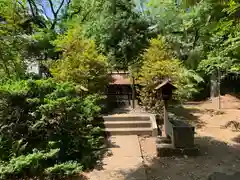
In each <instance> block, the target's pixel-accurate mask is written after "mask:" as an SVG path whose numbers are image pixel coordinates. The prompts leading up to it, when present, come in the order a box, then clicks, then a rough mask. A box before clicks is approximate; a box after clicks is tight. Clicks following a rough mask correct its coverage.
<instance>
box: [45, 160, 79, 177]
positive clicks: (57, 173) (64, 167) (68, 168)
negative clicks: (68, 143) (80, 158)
mask: <svg viewBox="0 0 240 180" xmlns="http://www.w3.org/2000/svg"><path fill="white" fill-rule="evenodd" d="M81 171H82V166H81V165H80V164H79V163H77V162H72V161H69V162H65V163H62V164H55V165H54V166H53V167H49V168H47V169H45V174H48V175H50V176H51V177H61V178H64V177H68V176H72V175H76V174H77V173H79V172H81Z"/></svg>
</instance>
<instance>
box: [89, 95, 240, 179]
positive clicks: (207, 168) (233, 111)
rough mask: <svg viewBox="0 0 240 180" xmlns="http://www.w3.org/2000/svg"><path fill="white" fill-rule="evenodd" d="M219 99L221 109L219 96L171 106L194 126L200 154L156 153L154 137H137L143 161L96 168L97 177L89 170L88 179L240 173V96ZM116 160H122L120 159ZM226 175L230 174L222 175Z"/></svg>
mask: <svg viewBox="0 0 240 180" xmlns="http://www.w3.org/2000/svg"><path fill="white" fill-rule="evenodd" d="M220 99H221V109H218V98H216V99H214V100H213V101H210V100H207V101H204V102H188V103H186V104H184V105H179V106H174V107H173V108H172V109H171V110H170V111H171V112H173V113H175V114H176V115H177V117H179V118H182V119H185V120H188V121H189V122H190V123H191V124H193V125H194V126H195V131H196V135H195V144H196V145H197V146H198V147H199V149H200V155H199V156H197V157H188V156H184V157H157V155H156V143H155V140H156V139H155V137H138V141H139V145H140V146H139V147H140V151H141V156H140V158H141V161H139V162H138V164H134V168H130V170H129V171H125V172H123V171H113V170H111V171H109V172H108V171H106V170H100V171H97V172H94V171H93V173H92V174H93V175H94V177H95V178H93V176H89V174H88V179H90V180H106V179H108V180H208V177H209V175H212V174H213V173H215V172H222V173H225V174H230V175H231V174H234V173H236V172H239V174H238V175H240V99H238V98H236V97H234V96H230V95H226V96H222V97H221V98H220ZM227 124H228V126H226V125H227ZM129 146H130V145H129ZM126 154H128V152H126ZM123 161H125V160H124V159H123ZM134 162H135V161H134ZM114 163H116V164H119V163H120V162H119V161H118V160H117V161H116V162H114ZM128 164H129V162H128V161H125V164H124V163H123V165H124V167H125V166H126V167H128V166H129V165H128ZM94 173H95V174H94ZM227 179H229V180H230V179H231V178H226V179H225V178H223V179H222V178H221V180H227ZM216 180H218V179H216ZM231 180H233V179H231ZM234 180H240V178H237V179H234Z"/></svg>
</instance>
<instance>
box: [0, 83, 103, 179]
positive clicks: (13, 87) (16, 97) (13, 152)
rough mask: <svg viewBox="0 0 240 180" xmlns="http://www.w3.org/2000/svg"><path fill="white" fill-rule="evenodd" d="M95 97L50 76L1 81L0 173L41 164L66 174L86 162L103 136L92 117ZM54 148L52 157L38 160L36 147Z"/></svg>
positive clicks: (90, 161) (86, 165)
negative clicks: (42, 78)
mask: <svg viewBox="0 0 240 180" xmlns="http://www.w3.org/2000/svg"><path fill="white" fill-rule="evenodd" d="M98 100H100V98H99V96H97V95H84V94H83V93H81V92H80V93H79V90H78V89H77V87H76V86H75V85H74V84H72V83H58V82H55V81H54V80H53V79H48V80H27V81H26V80H22V81H9V82H7V83H5V84H2V85H1V86H0V161H2V162H3V163H2V166H0V176H2V177H4V176H5V175H6V174H7V175H15V174H22V173H23V172H25V170H26V167H29V166H31V168H34V169H35V170H36V171H35V170H31V171H26V172H29V174H27V175H30V176H32V175H35V174H36V173H43V172H44V169H45V172H47V174H48V175H49V173H51V172H54V173H56V172H60V171H61V173H62V172H63V170H60V169H65V170H66V175H68V174H71V173H70V172H69V171H72V170H73V171H72V172H75V171H76V170H81V169H82V168H90V167H92V166H93V165H94V163H95V162H96V160H97V159H98V157H99V153H100V148H101V147H102V142H103V141H102V135H103V133H102V132H103V131H102V129H101V128H100V127H99V125H98V123H97V122H96V120H95V117H97V116H98V115H99V112H100V110H101V109H100V107H99V106H98V105H97V103H98ZM54 149H59V151H58V152H57V155H56V157H55V158H52V159H51V160H48V159H44V161H43V157H44V156H45V155H44V154H42V153H47V152H51V151H52V150H54ZM69 161H70V162H71V161H74V162H76V163H75V164H74V163H70V164H69ZM62 163H63V164H62ZM64 163H67V164H64ZM6 164H9V165H7V166H5V165H6ZM11 164H12V165H11ZM32 164H37V165H36V166H35V165H34V166H32ZM77 164H79V166H77ZM70 165H71V166H70ZM13 166H14V167H13ZM74 167H76V168H74ZM46 168H48V169H46ZM74 169H75V170H74ZM40 170H41V171H40Z"/></svg>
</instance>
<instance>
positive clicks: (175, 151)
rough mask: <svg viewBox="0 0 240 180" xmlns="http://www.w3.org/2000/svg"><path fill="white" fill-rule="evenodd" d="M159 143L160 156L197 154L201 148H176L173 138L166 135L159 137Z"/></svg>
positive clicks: (158, 152) (158, 151)
mask: <svg viewBox="0 0 240 180" xmlns="http://www.w3.org/2000/svg"><path fill="white" fill-rule="evenodd" d="M156 143H157V154H158V157H170V156H183V155H188V156H197V155H198V154H199V149H198V148H197V147H196V146H193V147H190V148H176V147H174V145H173V144H172V142H171V139H169V138H166V137H158V138H157V140H156Z"/></svg>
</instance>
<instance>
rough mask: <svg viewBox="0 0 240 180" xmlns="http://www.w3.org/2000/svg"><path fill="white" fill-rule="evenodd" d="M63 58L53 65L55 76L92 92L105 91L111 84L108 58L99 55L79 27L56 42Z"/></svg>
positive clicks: (93, 44)
mask: <svg viewBox="0 0 240 180" xmlns="http://www.w3.org/2000/svg"><path fill="white" fill-rule="evenodd" d="M54 44H55V45H56V47H57V50H58V51H61V52H62V57H61V58H60V59H59V60H57V61H56V62H55V63H53V64H52V65H51V73H52V74H53V76H54V77H55V78H56V79H58V80H62V81H66V80H67V81H71V82H75V83H78V84H80V85H82V86H84V87H86V88H87V89H89V91H91V92H99V91H103V90H104V87H105V85H107V84H108V83H109V80H110V77H109V75H108V63H107V58H106V57H105V56H104V55H103V54H100V53H98V51H97V47H96V45H95V43H94V41H92V40H88V39H84V38H83V36H82V31H81V28H80V27H79V26H75V27H74V28H70V29H69V30H68V31H67V33H66V34H64V35H62V36H60V37H59V38H58V39H57V40H55V41H54Z"/></svg>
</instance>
